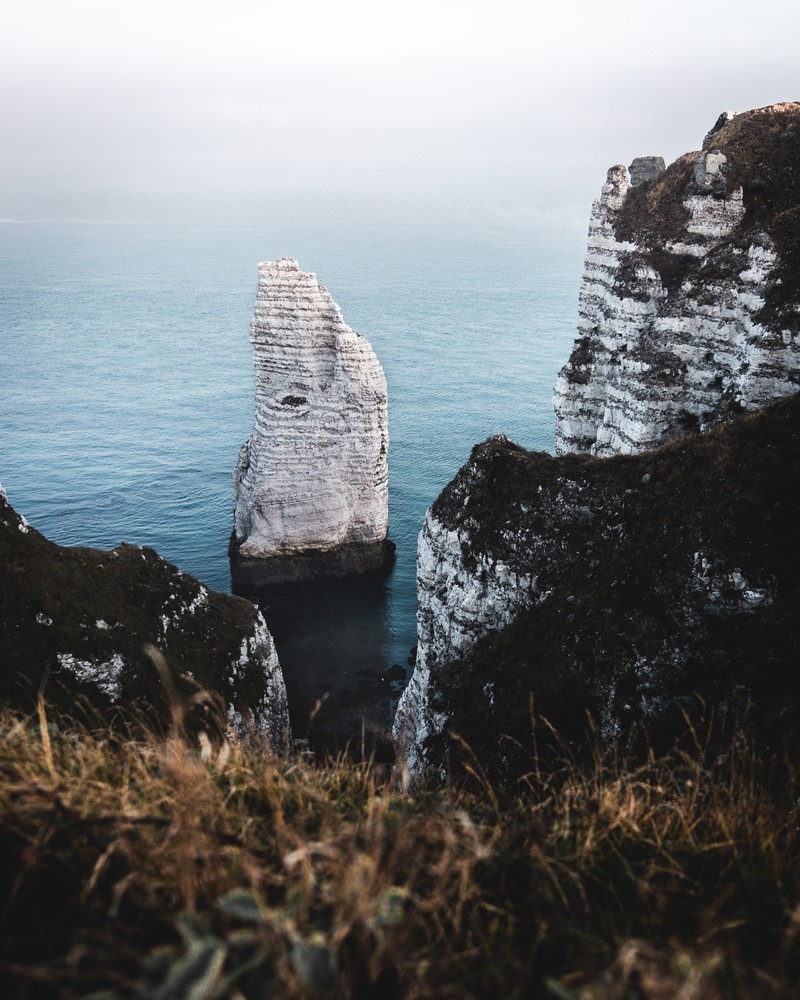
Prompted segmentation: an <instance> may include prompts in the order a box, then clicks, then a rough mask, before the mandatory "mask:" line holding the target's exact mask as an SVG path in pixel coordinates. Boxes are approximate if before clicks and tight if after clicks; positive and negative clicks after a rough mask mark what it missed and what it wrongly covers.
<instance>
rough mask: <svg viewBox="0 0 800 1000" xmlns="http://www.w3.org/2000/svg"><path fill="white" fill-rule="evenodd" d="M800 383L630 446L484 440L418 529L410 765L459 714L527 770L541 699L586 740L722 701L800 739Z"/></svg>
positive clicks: (403, 733)
mask: <svg viewBox="0 0 800 1000" xmlns="http://www.w3.org/2000/svg"><path fill="white" fill-rule="evenodd" d="M798 453H800V396H798V395H793V396H791V397H789V398H788V399H786V400H782V401H780V402H778V403H776V404H773V405H772V406H771V407H769V408H767V409H765V410H762V411H759V412H758V413H755V414H752V415H747V416H743V417H739V418H738V419H736V420H734V421H732V422H729V423H725V424H722V425H719V426H718V427H715V428H713V429H711V430H709V431H708V432H707V433H706V434H693V435H690V436H688V437H686V438H684V439H683V440H679V441H673V442H669V443H667V444H665V445H663V446H662V447H660V448H659V449H656V450H654V451H650V452H646V453H643V454H639V455H635V456H627V455H620V456H615V457H612V458H607V459H597V458H593V457H591V456H587V455H564V456H561V457H556V458H553V457H552V456H550V455H547V454H544V453H536V452H528V451H525V450H524V449H522V448H520V447H518V446H517V445H514V444H512V443H511V442H510V441H508V440H507V439H505V438H492V439H490V440H489V441H487V442H485V443H484V444H482V445H479V446H477V447H476V448H475V449H474V450H473V453H472V456H471V458H470V460H469V461H468V462H467V463H466V465H464V467H463V468H462V469H461V470H460V471H459V473H458V475H457V476H456V478H455V479H454V480H453V481H452V482H451V483H450V484H449V485H448V486H447V487H446V488H445V489H444V491H443V492H442V494H441V495H440V497H439V498H438V499H437V501H436V503H435V504H434V505H433V508H432V509H431V511H430V512H429V514H428V516H427V519H426V522H425V525H424V527H423V530H422V534H421V537H420V545H419V556H418V602H419V604H418V654H417V665H416V667H415V670H414V674H413V676H412V679H411V682H410V684H409V686H408V688H407V689H406V691H405V693H404V695H403V697H402V699H401V702H400V706H399V708H398V711H397V715H396V718H395V728H394V733H395V739H396V742H397V744H398V746H399V749H400V751H401V752H402V753H403V754H404V756H405V758H406V760H407V761H408V764H409V767H410V769H411V771H412V773H419V772H420V771H422V770H424V769H425V768H426V767H429V766H431V767H434V768H437V769H438V768H442V767H444V766H446V763H445V762H446V761H447V760H448V756H450V755H455V754H457V753H458V752H459V749H458V746H457V744H455V743H454V742H453V741H452V734H453V733H457V734H459V735H460V736H461V737H463V738H464V739H465V740H466V741H467V742H468V743H469V745H470V746H471V748H472V752H474V754H475V755H476V757H477V759H478V760H479V761H480V763H481V766H482V767H483V768H485V769H486V770H487V771H491V772H493V773H495V774H499V775H502V776H506V777H508V776H513V775H515V774H519V773H522V772H525V771H527V770H529V768H530V766H531V757H530V756H529V754H530V753H531V752H532V750H533V743H532V739H533V736H532V734H533V733H534V726H533V724H532V709H533V710H534V711H535V713H536V715H537V716H540V715H541V716H545V717H547V718H548V719H549V720H550V721H551V722H553V723H554V724H555V725H556V726H557V727H558V729H559V730H560V731H561V732H562V733H563V734H564V736H565V737H567V738H570V739H574V740H576V741H580V740H581V737H582V734H583V730H584V726H585V722H586V712H587V711H588V712H590V713H591V714H592V715H593V717H594V718H595V720H596V721H597V724H598V726H599V727H600V729H601V732H602V736H603V737H604V739H605V740H606V741H609V740H612V739H613V738H615V737H616V736H618V735H620V734H624V733H625V732H627V730H628V728H629V727H630V725H631V724H632V723H634V722H637V721H643V722H645V723H646V725H647V728H648V732H649V734H650V736H651V738H652V739H653V741H654V742H658V740H659V739H663V740H664V741H666V742H669V741H670V739H671V738H672V736H673V735H674V734H675V733H676V732H677V731H678V730H679V729H680V728H681V726H682V717H683V716H682V713H683V712H684V711H685V712H687V713H688V715H689V716H693V715H694V716H696V715H697V714H698V709H699V703H698V701H697V699H696V697H695V693H698V694H699V695H701V696H702V697H703V698H704V699H705V705H706V708H705V710H706V711H707V712H710V711H711V710H717V711H719V710H722V709H723V708H724V709H725V710H726V711H728V712H729V713H730V714H731V715H732V716H734V717H736V718H738V719H743V720H747V721H748V722H749V723H750V724H752V725H753V727H754V728H755V730H756V731H757V732H758V733H759V735H760V738H761V740H762V745H763V743H767V744H769V745H772V746H775V747H787V748H788V747H794V748H798V747H800V722H799V721H798V720H800V695H799V694H798V688H797V685H796V684H791V683H790V682H789V678H791V677H794V675H795V672H796V668H797V662H798V659H797V658H798V650H799V649H800V616H798V614H797V610H798V607H800V582H799V581H800V578H799V577H798V574H797V568H796V558H797V552H798V551H800V519H798V517H797V497H798V495H800V466H799V465H798V462H797V456H798Z"/></svg>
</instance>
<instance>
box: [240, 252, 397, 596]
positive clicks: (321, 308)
mask: <svg viewBox="0 0 800 1000" xmlns="http://www.w3.org/2000/svg"><path fill="white" fill-rule="evenodd" d="M251 341H252V344H253V356H254V361H255V368H256V416H255V426H254V429H253V433H252V435H251V437H250V438H249V440H248V441H247V442H246V444H245V445H244V447H243V448H242V450H241V453H240V455H239V459H238V462H237V464H236V468H235V470H234V474H233V479H234V490H235V496H236V508H235V515H234V531H233V536H232V538H231V550H230V551H231V567H232V572H233V577H234V581H235V582H236V583H237V584H245V585H247V584H249V585H256V586H257V585H262V584H270V583H280V582H285V581H291V580H300V579H305V578H311V577H317V576H341V575H345V574H349V573H365V572H369V571H372V570H375V569H377V568H379V567H380V566H382V565H383V564H384V563H385V562H386V561H387V559H389V558H390V556H391V554H392V552H393V551H394V546H393V545H392V544H391V543H390V542H388V541H387V533H388V528H389V513H388V466H387V453H388V447H389V433H388V415H387V393H386V379H385V376H384V373H383V369H382V368H381V365H380V363H379V361H378V359H377V357H376V356H375V353H374V351H373V350H372V348H371V347H370V345H369V343H368V342H367V341H366V340H365V339H364V337H362V336H360V335H359V334H357V333H355V332H354V331H353V330H351V329H350V327H349V326H348V325H347V324H346V323H345V322H344V320H343V318H342V314H341V311H340V310H339V307H338V306H337V305H336V303H335V302H334V301H333V299H332V298H331V296H330V295H329V293H328V291H327V290H326V289H325V288H322V287H321V286H320V285H319V284H318V283H317V279H316V276H315V275H313V274H308V273H306V272H304V271H301V270H299V268H298V265H297V261H296V260H293V259H291V258H284V259H283V260H279V261H278V262H277V263H262V264H259V268H258V296H257V299H256V307H255V316H254V319H253V323H252V327H251Z"/></svg>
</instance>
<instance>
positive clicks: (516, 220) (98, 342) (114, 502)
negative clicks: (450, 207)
mask: <svg viewBox="0 0 800 1000" xmlns="http://www.w3.org/2000/svg"><path fill="white" fill-rule="evenodd" d="M556 208H557V206H556ZM571 208H572V207H571ZM166 214H167V216H169V213H166ZM334 214H335V213H334ZM390 214H391V218H390V219H387V220H386V221H381V214H380V212H375V213H374V214H370V215H369V217H368V218H366V220H365V217H364V216H363V214H362V216H361V218H360V221H358V222H354V221H353V218H352V217H351V216H348V213H347V212H341V213H340V216H341V217H337V218H330V217H329V218H327V219H325V218H322V219H321V221H317V220H316V219H315V218H314V217H313V213H306V214H305V216H304V217H301V218H300V219H299V220H298V221H293V220H292V219H291V218H285V215H286V213H285V212H284V213H283V217H281V218H279V219H277V216H278V215H280V213H276V221H273V220H272V219H271V217H270V212H269V209H268V207H264V209H263V212H262V216H261V217H260V218H259V221H258V222H257V223H256V222H253V221H250V222H247V221H242V219H241V217H240V216H241V213H240V214H239V215H237V213H236V212H233V211H231V212H229V213H227V214H226V211H225V210H224V206H223V207H222V208H220V206H216V207H215V210H214V211H213V212H208V213H204V212H203V211H194V212H192V213H187V215H186V217H185V218H182V217H181V216H180V213H173V215H172V217H165V218H160V217H159V216H158V213H150V214H149V216H148V218H147V220H146V221H141V220H139V219H137V218H136V213H135V211H131V210H129V211H127V212H126V213H118V214H117V215H114V214H113V213H111V212H110V211H109V213H108V217H107V218H97V217H93V218H91V219H86V218H83V219H81V218H77V219H58V218H56V219H50V220H44V221H43V220H37V219H35V218H34V219H31V218H26V217H25V216H24V215H20V216H19V217H15V218H14V219H13V221H11V220H9V221H4V222H2V223H0V262H1V263H2V267H1V268H0V338H2V358H3V362H2V369H1V374H0V481H2V483H3V484H4V486H5V487H6V489H7V491H8V494H9V499H10V501H11V502H12V503H13V504H14V505H15V507H16V508H17V509H18V510H19V511H20V512H21V513H23V514H25V516H26V517H27V518H28V519H29V520H30V521H31V522H32V523H33V524H34V525H35V526H36V527H37V528H39V529H40V530H41V531H42V532H44V533H45V534H46V535H47V536H49V537H50V538H52V539H53V540H55V541H57V542H60V543H62V544H67V545H77V544H80V545H93V546H99V547H103V548H109V547H112V546H114V545H116V544H118V543H119V542H121V541H128V542H135V543H138V544H142V545H150V546H153V547H154V548H156V549H157V550H158V551H159V552H160V553H161V554H162V555H164V556H165V557H166V558H168V559H170V560H171V561H173V562H175V563H177V564H178V566H180V567H181V568H182V569H183V570H185V571H187V572H189V573H192V574H194V575H196V576H198V577H199V578H200V579H202V580H203V581H205V582H206V583H207V584H209V585H210V586H212V587H214V588H216V589H219V590H229V589H230V574H229V568H228V560H227V542H228V536H229V534H230V530H231V512H232V486H231V469H232V467H233V464H234V461H235V458H236V454H237V451H238V449H239V447H240V445H241V444H242V442H243V441H244V440H245V438H246V437H247V436H248V434H249V432H250V429H251V424H252V419H253V399H254V374H253V367H252V360H251V349H250V343H249V323H250V318H251V315H252V308H253V302H254V298H255V290H256V264H257V262H258V261H259V260H265V259H275V258H276V257H280V256H284V255H291V256H295V257H297V258H298V259H299V262H300V267H301V268H303V269H304V270H310V271H315V272H316V273H317V275H318V277H319V279H320V281H321V283H322V284H324V285H326V286H327V287H328V289H329V290H330V292H331V294H332V295H333V297H334V299H335V300H336V301H337V302H338V303H339V305H340V306H341V308H342V311H343V314H344V317H345V319H346V321H347V322H348V323H349V324H350V325H351V326H352V327H353V328H354V329H356V330H358V331H359V332H360V333H363V334H364V335H365V336H366V337H367V338H368V339H369V340H370V341H371V343H372V345H373V347H374V348H375V350H376V352H377V354H378V357H379V358H380V360H381V362H382V364H383V366H384V369H385V371H386V376H387V380H388V383H389V419H390V427H389V429H390V436H391V446H390V454H389V459H390V518H391V537H392V538H393V539H394V541H395V542H396V544H397V562H396V565H395V567H394V569H393V571H392V572H391V574H389V575H388V576H387V577H385V578H379V579H374V580H370V581H366V582H364V581H361V582H357V581H351V582H346V583H341V582H340V583H336V584H333V585H331V586H328V587H323V588H322V589H321V590H320V589H319V588H317V589H315V588H302V587H301V588H294V589H293V588H278V589H277V590H273V591H272V592H270V593H269V594H265V595H262V596H261V599H260V603H261V604H262V606H263V607H264V610H265V613H266V615H267V619H268V621H269V622H270V625H271V627H272V628H273V631H274V632H275V634H276V638H277V640H278V643H279V651H280V654H281V659H282V663H283V666H284V671H285V673H286V677H287V684H288V686H289V690H290V695H293V697H294V701H295V717H296V718H298V717H299V715H300V714H302V713H306V712H307V711H308V710H309V705H310V704H312V703H313V700H314V697H315V696H316V695H317V694H325V693H326V692H329V693H330V692H332V693H333V694H334V695H336V694H338V695H340V696H341V695H342V692H344V697H345V700H347V699H349V702H348V703H349V704H350V703H351V704H352V705H357V704H358V703H359V700H361V701H364V700H368V697H371V696H372V694H370V692H367V691H366V688H365V685H366V687H369V686H370V681H371V680H374V679H375V678H376V677H378V676H380V677H383V676H384V675H385V674H386V672H387V668H388V667H389V666H390V665H391V664H398V663H399V664H405V663H406V660H407V657H408V654H409V649H410V647H412V646H413V645H414V642H415V592H414V560H415V550H416V538H417V534H418V532H419V528H420V525H421V521H422V518H423V515H424V513H425V510H426V509H427V508H428V507H429V506H430V504H431V503H432V502H433V500H434V499H435V498H436V496H437V494H438V493H439V491H440V490H441V488H442V487H443V486H444V485H445V484H446V483H447V482H448V481H449V480H450V479H451V478H452V477H453V475H454V474H455V472H456V470H457V469H458V468H459V466H460V465H461V464H462V463H463V462H464V461H465V460H466V458H467V457H468V455H469V452H470V449H471V447H472V445H473V444H475V443H476V442H478V441H481V440H484V439H485V438H487V437H488V436H489V435H491V434H495V433H504V434H507V435H509V436H510V437H511V438H513V439H514V440H516V441H518V442H520V443H521V444H524V445H525V446H527V447H530V448H537V449H545V450H552V446H553V440H554V421H553V414H552V406H551V395H552V386H553V382H554V380H555V376H556V373H557V371H558V368H559V367H560V365H561V364H563V362H564V361H565V359H566V357H567V355H568V352H569V348H570V344H571V342H572V339H573V337H574V330H575V321H576V312H577V291H578V282H579V276H580V269H581V264H582V257H583V252H584V246H585V218H584V216H585V215H586V214H587V213H585V212H583V211H582V210H580V209H577V210H571V211H569V212H566V213H564V212H560V211H558V210H552V206H551V210H548V211H541V212H540V211H537V210H536V206H534V210H532V211H528V212H527V213H521V214H519V215H514V214H509V213H505V214H501V213H497V215H492V213H491V212H486V213H484V215H483V216H482V217H481V218H465V217H458V216H454V217H451V218H446V219H441V218H436V217H433V216H426V214H425V213H424V212H421V213H418V215H417V217H416V218H415V220H414V221H410V220H409V219H406V218H404V217H403V214H402V213H398V212H393V213H390ZM120 216H123V221H120ZM565 219H566V224H565ZM364 679H366V680H364ZM362 688H364V690H361V689H362ZM373 693H374V692H373ZM379 697H380V696H379ZM338 710H339V711H341V712H343V713H344V714H346V712H345V707H344V702H342V700H341V697H340V699H339V709H338Z"/></svg>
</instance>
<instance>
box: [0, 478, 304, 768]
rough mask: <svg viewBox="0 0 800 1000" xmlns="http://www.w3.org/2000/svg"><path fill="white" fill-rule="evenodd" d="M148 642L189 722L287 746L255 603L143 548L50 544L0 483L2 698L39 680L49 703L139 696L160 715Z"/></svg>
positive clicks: (108, 702) (113, 701) (17, 699)
mask: <svg viewBox="0 0 800 1000" xmlns="http://www.w3.org/2000/svg"><path fill="white" fill-rule="evenodd" d="M148 646H154V647H156V649H158V650H160V651H161V653H162V654H163V657H164V660H165V661H166V666H167V669H168V671H169V674H170V678H171V680H168V681H167V685H168V686H169V685H170V684H171V685H172V687H173V688H174V692H175V694H174V699H177V702H178V703H179V704H180V705H181V706H182V707H183V709H184V710H185V712H186V713H187V723H188V725H189V726H190V728H195V729H200V728H202V729H205V730H207V731H209V732H210V733H219V734H221V733H224V732H225V731H231V732H234V733H236V734H237V735H238V736H242V737H249V736H252V735H258V736H263V737H264V738H266V739H267V741H268V742H269V744H270V745H271V746H272V747H273V748H274V749H275V750H278V751H281V750H284V749H286V748H287V747H288V743H289V713H288V707H287V703H286V688H285V685H284V681H283V675H282V673H281V669H280V665H279V663H278V657H277V654H276V652H275V646H274V643H273V641H272V636H271V635H270V633H269V630H268V629H267V626H266V623H265V622H264V619H263V617H262V615H261V612H260V611H258V609H257V608H255V607H254V606H253V605H252V604H250V603H249V602H248V601H245V600H243V599H242V598H240V597H232V596H230V595H227V594H219V593H217V592H215V591H213V590H209V589H208V588H207V587H205V586H203V584H202V583H200V582H199V581H198V580H196V579H195V578H194V577H192V576H189V575H188V574H186V573H182V572H181V571H180V570H179V569H178V568H177V567H176V566H173V565H172V564H171V563H168V562H166V561H165V560H164V559H162V558H161V556H159V555H158V553H156V552H155V551H154V550H153V549H148V548H141V547H140V546H138V545H120V546H118V547H117V548H115V549H112V550H111V551H108V552H106V551H100V550H98V549H90V548H73V547H67V546H61V545H56V544H55V543H54V542H51V541H49V540H48V539H47V538H45V537H44V536H43V535H41V534H40V533H39V532H38V531H36V530H35V529H34V528H33V527H31V525H30V524H28V522H27V521H26V520H25V518H23V517H21V516H20V515H19V514H18V513H17V512H16V511H15V510H14V509H13V508H12V507H11V506H10V505H9V503H8V500H7V497H6V494H5V492H4V491H3V490H2V489H1V488H0V697H2V699H3V700H4V701H6V702H10V703H12V704H18V705H23V706H26V707H29V706H30V705H31V703H32V700H35V697H36V692H37V690H38V689H39V686H40V684H41V683H42V681H43V680H44V679H45V678H47V687H46V696H47V698H48V701H50V702H51V703H52V704H54V705H55V706H56V707H60V708H64V709H67V710H68V711H71V710H76V711H77V710H79V709H80V700H81V699H88V701H89V703H90V704H92V705H94V706H96V707H98V708H100V709H101V710H102V711H105V712H109V711H113V709H114V708H115V707H116V706H121V707H124V708H125V709H130V708H135V707H137V706H138V707H139V708H140V709H141V711H142V712H143V718H153V719H157V718H160V719H161V721H162V722H163V721H165V720H168V719H169V718H170V712H171V701H172V700H173V696H172V695H170V694H169V692H167V690H166V689H165V687H164V683H165V682H164V680H163V678H162V677H160V676H159V672H158V670H157V669H156V666H155V665H154V663H153V661H152V659H151V657H150V655H148V652H147V648H146V647H148ZM153 713H154V714H153Z"/></svg>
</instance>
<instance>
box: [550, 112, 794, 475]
mask: <svg viewBox="0 0 800 1000" xmlns="http://www.w3.org/2000/svg"><path fill="white" fill-rule="evenodd" d="M798 162H800V104H797V103H794V104H779V105H774V106H772V107H768V108H761V109H759V110H756V111H749V112H745V113H743V114H738V115H733V114H731V113H730V112H726V113H725V114H723V115H721V116H720V118H719V120H718V121H717V123H716V125H715V126H714V128H713V129H712V130H711V131H710V132H709V134H708V135H707V136H706V139H705V143H704V148H703V150H702V151H700V152H695V153H687V154H686V155H684V156H681V157H680V158H679V159H678V160H676V161H675V163H673V164H672V165H671V166H670V167H668V168H667V169H665V170H664V169H661V167H663V160H662V161H660V163H659V159H658V158H655V157H644V158H641V159H640V160H634V162H633V164H631V167H630V169H629V170H628V169H626V168H625V167H623V166H616V167H612V168H611V169H610V170H609V172H608V179H607V181H606V184H605V186H604V187H603V191H602V195H601V197H600V199H599V200H598V201H597V202H595V204H594V207H593V210H592V217H591V223H590V228H589V245H588V251H587V255H586V264H585V269H584V276H583V281H582V285H581V291H580V303H579V316H580V318H579V327H578V334H579V337H578V340H577V341H576V343H575V347H574V349H573V351H572V355H571V357H570V359H569V361H568V363H567V364H566V366H565V367H564V369H563V370H562V372H561V374H560V376H559V378H558V382H557V384H556V392H555V408H556V442H557V445H556V446H557V451H558V452H559V453H565V452H570V451H586V452H590V453H591V454H594V455H612V454H616V453H618V452H628V453H631V452H636V451H641V450H643V449H645V448H652V447H654V446H655V445H657V444H659V443H661V442H662V441H665V440H668V439H669V438H671V437H675V436H679V435H680V434H683V433H685V432H686V431H687V430H696V429H703V428H705V427H707V426H709V425H711V424H713V423H715V422H717V421H718V420H720V419H724V418H725V417H726V416H727V415H730V414H732V413H736V412H739V411H742V410H745V411H751V410H755V409H758V408H759V407H761V406H764V405H765V404H766V403H768V402H770V401H772V400H774V399H778V398H780V397H782V396H785V395H786V394H787V393H790V392H793V391H795V390H796V389H797V388H798V386H800V172H798V169H797V164H798Z"/></svg>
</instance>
